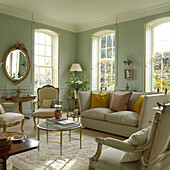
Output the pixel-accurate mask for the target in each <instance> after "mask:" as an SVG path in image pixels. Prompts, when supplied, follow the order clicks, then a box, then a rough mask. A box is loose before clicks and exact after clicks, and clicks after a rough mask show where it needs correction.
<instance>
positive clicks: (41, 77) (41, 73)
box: [39, 67, 45, 79]
mask: <svg viewBox="0 0 170 170" xmlns="http://www.w3.org/2000/svg"><path fill="white" fill-rule="evenodd" d="M39 75H40V79H43V78H45V68H42V67H41V68H40V73H39Z"/></svg>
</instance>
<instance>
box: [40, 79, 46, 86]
mask: <svg viewBox="0 0 170 170" xmlns="http://www.w3.org/2000/svg"><path fill="white" fill-rule="evenodd" d="M39 81H40V84H39V86H40V87H42V86H44V85H45V79H40V80H39Z"/></svg>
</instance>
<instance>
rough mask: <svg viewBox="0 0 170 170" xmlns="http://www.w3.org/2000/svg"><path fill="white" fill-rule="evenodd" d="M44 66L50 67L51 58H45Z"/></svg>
mask: <svg viewBox="0 0 170 170" xmlns="http://www.w3.org/2000/svg"><path fill="white" fill-rule="evenodd" d="M45 65H46V66H51V57H46V63H45Z"/></svg>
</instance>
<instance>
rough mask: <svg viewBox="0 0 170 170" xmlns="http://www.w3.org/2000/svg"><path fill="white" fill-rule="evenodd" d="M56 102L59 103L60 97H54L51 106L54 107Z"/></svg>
mask: <svg viewBox="0 0 170 170" xmlns="http://www.w3.org/2000/svg"><path fill="white" fill-rule="evenodd" d="M55 104H57V105H59V99H52V102H51V108H54V106H55Z"/></svg>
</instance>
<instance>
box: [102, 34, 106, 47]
mask: <svg viewBox="0 0 170 170" xmlns="http://www.w3.org/2000/svg"><path fill="white" fill-rule="evenodd" d="M101 48H106V36H104V37H102V38H101Z"/></svg>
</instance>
